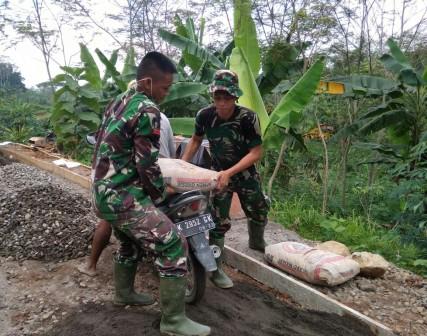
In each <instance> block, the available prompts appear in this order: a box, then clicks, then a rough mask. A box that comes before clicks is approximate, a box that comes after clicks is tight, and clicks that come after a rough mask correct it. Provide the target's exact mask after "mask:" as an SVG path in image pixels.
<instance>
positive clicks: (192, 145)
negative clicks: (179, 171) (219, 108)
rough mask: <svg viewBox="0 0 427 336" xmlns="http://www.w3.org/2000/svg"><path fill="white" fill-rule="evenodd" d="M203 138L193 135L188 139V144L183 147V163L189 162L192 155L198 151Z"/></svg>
mask: <svg viewBox="0 0 427 336" xmlns="http://www.w3.org/2000/svg"><path fill="white" fill-rule="evenodd" d="M202 141H203V137H202V136H198V135H195V134H193V136H192V137H191V139H190V142H189V143H188V145H187V146H186V147H185V151H184V155H183V156H182V159H183V160H184V161H187V162H190V161H191V159H192V158H193V156H194V154H195V153H196V152H197V150H198V149H199V147H200V145H201V144H202Z"/></svg>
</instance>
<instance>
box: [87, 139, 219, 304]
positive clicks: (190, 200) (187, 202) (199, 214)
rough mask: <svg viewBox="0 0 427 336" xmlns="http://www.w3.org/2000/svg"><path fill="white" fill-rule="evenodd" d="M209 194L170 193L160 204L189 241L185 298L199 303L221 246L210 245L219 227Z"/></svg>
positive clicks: (143, 255) (146, 254) (146, 255)
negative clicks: (207, 276)
mask: <svg viewBox="0 0 427 336" xmlns="http://www.w3.org/2000/svg"><path fill="white" fill-rule="evenodd" d="M86 141H87V143H88V144H90V145H95V143H96V135H95V134H93V133H91V134H88V135H87V136H86ZM208 201H209V196H208V195H205V194H203V193H202V192H201V191H199V190H194V191H187V192H183V193H179V194H173V195H169V196H168V197H167V198H166V200H165V201H163V202H162V204H160V205H159V206H158V208H159V209H160V210H161V211H162V212H163V213H164V214H165V215H166V216H168V217H169V219H170V220H171V221H172V222H173V223H174V224H175V225H176V228H177V230H178V232H180V233H181V234H182V235H183V236H184V237H185V238H186V239H187V242H188V247H189V251H188V256H187V265H188V274H187V288H186V293H185V301H186V302H187V303H191V304H195V303H197V302H199V301H200V300H201V299H202V297H203V295H204V292H205V288H206V272H213V271H216V270H217V266H216V260H215V259H216V258H218V257H219V256H220V255H221V249H220V248H219V247H218V246H216V245H209V231H210V230H212V229H213V228H215V223H214V221H213V219H212V215H211V214H210V213H209V212H208ZM139 258H140V259H142V260H147V261H150V260H153V259H154V258H155V256H154V254H153V253H152V252H149V251H140V257H139Z"/></svg>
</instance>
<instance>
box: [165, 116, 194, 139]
mask: <svg viewBox="0 0 427 336" xmlns="http://www.w3.org/2000/svg"><path fill="white" fill-rule="evenodd" d="M169 121H170V124H171V127H172V130H173V133H174V134H179V135H183V136H187V137H190V136H192V135H193V133H194V124H195V119H194V118H169Z"/></svg>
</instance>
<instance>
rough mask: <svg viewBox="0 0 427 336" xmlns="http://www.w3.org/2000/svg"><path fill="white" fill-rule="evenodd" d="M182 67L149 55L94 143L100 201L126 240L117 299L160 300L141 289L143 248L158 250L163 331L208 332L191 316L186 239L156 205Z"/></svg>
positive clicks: (118, 259) (118, 264)
mask: <svg viewBox="0 0 427 336" xmlns="http://www.w3.org/2000/svg"><path fill="white" fill-rule="evenodd" d="M174 73H176V68H175V65H174V64H173V63H172V62H171V61H170V60H169V59H168V58H167V57H166V56H164V55H162V54H160V53H157V52H150V53H148V54H147V55H146V56H145V57H144V58H143V60H142V61H141V63H140V64H139V66H138V71H137V87H136V89H130V90H128V91H126V92H125V93H123V94H122V95H120V96H118V97H117V98H116V99H115V100H114V101H112V102H111V103H110V104H109V105H108V106H107V109H106V112H105V114H104V117H103V121H102V124H101V128H100V130H99V132H98V136H97V143H96V147H95V153H94V160H93V165H92V169H93V174H92V182H93V185H92V195H93V204H94V207H95V211H96V213H97V215H98V216H99V217H100V218H102V219H104V220H106V221H108V222H109V223H110V224H111V226H112V228H113V231H114V234H115V235H116V237H117V238H118V240H119V241H120V243H121V246H120V249H119V251H118V254H117V255H116V256H115V260H114V282H115V303H117V304H124V305H130V304H138V305H148V304H152V303H153V302H154V299H153V298H152V297H151V296H150V295H148V294H138V293H135V291H134V280H135V274H136V268H137V256H138V254H139V249H141V248H142V249H147V250H151V251H154V252H155V253H156V254H157V258H156V261H155V264H156V266H157V267H158V270H159V273H160V303H161V309H162V318H161V322H160V331H161V332H162V333H166V334H172V335H209V334H210V328H209V327H207V326H204V325H201V324H199V323H196V322H194V321H192V320H190V319H189V318H187V317H186V315H185V303H184V296H185V288H186V277H185V275H186V273H187V264H186V258H187V244H186V240H185V238H183V237H182V236H181V235H180V234H179V233H178V232H177V229H176V227H175V225H174V224H173V223H172V222H171V221H170V219H169V218H168V217H167V216H166V215H164V214H163V213H162V212H161V211H160V210H158V209H157V208H156V205H157V204H159V203H160V202H161V201H162V200H163V199H164V196H165V190H166V187H165V185H164V182H163V178H162V174H161V171H160V168H159V166H158V164H157V156H158V152H159V135H160V112H159V109H158V107H157V106H156V104H155V103H154V102H153V100H154V101H155V102H156V103H159V102H161V100H162V99H163V98H164V97H165V96H166V94H167V93H168V90H169V87H170V86H171V84H172V81H173V74H174Z"/></svg>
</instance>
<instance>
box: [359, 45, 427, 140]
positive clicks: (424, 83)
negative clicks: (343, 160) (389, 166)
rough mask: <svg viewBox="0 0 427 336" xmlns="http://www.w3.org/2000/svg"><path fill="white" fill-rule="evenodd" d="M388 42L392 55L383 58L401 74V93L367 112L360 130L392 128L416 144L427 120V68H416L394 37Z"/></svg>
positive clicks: (362, 119) (363, 131)
mask: <svg viewBox="0 0 427 336" xmlns="http://www.w3.org/2000/svg"><path fill="white" fill-rule="evenodd" d="M387 45H388V47H389V49H390V54H384V55H383V56H382V57H381V58H380V60H381V61H382V63H383V64H384V66H385V68H386V69H387V70H389V71H390V72H391V73H393V74H395V75H397V80H398V82H399V84H400V85H399V89H400V92H399V95H397V97H396V96H389V99H388V100H387V101H385V102H384V103H383V104H381V105H379V106H377V107H374V108H372V109H370V110H369V111H368V112H367V113H366V114H365V115H363V116H362V117H361V118H360V120H359V124H360V128H359V132H360V133H361V134H370V133H373V132H377V131H379V130H382V129H386V128H388V129H390V130H392V131H393V132H394V133H395V134H396V135H398V136H404V135H407V136H408V139H409V143H408V145H409V146H415V145H416V144H418V143H419V141H420V136H421V133H422V131H423V130H424V129H425V127H426V121H427V119H426V116H427V78H426V73H427V67H426V68H425V69H424V72H422V71H420V70H417V69H415V68H414V67H413V66H412V65H411V64H410V63H409V60H408V59H407V57H406V56H405V55H404V54H403V53H402V51H401V50H400V49H399V47H398V45H397V44H396V42H394V40H393V39H389V40H388V41H387Z"/></svg>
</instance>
